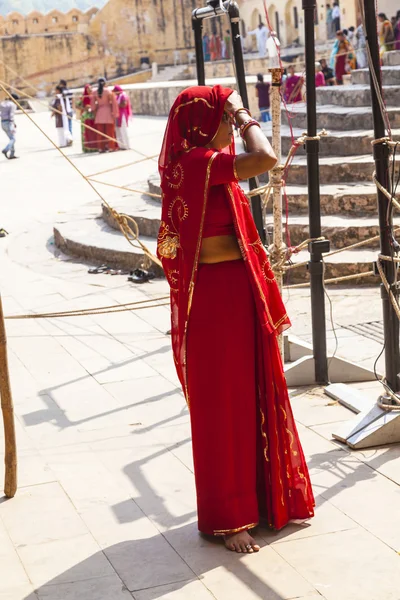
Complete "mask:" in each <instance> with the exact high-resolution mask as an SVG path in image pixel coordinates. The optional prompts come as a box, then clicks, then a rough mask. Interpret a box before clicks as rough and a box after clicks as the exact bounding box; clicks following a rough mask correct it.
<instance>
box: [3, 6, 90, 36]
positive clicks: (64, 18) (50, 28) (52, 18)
mask: <svg viewBox="0 0 400 600" xmlns="http://www.w3.org/2000/svg"><path fill="white" fill-rule="evenodd" d="M97 12H98V8H91V9H89V10H87V11H85V12H83V11H81V10H78V9H77V8H73V9H72V10H70V11H68V12H67V13H62V12H60V11H59V10H57V9H54V10H51V11H50V12H48V13H46V14H43V13H41V12H38V11H37V10H34V11H32V12H30V13H29V14H27V15H22V14H20V13H18V12H11V13H9V14H8V15H6V16H5V17H3V16H1V15H0V36H14V35H32V34H40V33H55V32H57V33H61V32H65V31H70V32H80V33H86V32H87V29H88V27H89V23H90V21H91V19H92V18H93V17H94V15H95V14H96V13H97Z"/></svg>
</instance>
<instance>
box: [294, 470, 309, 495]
mask: <svg viewBox="0 0 400 600" xmlns="http://www.w3.org/2000/svg"><path fill="white" fill-rule="evenodd" d="M297 473H298V474H299V477H300V479H301V480H304V485H305V486H306V489H305V493H306V494H307V491H308V481H307V477H306V476H305V475H304V473H302V472H301V471H300V467H297Z"/></svg>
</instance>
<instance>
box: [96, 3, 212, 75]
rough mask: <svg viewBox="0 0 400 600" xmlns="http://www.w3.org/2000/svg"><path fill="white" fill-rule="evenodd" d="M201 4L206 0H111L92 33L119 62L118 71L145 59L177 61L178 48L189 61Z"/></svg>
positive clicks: (127, 70)
mask: <svg viewBox="0 0 400 600" xmlns="http://www.w3.org/2000/svg"><path fill="white" fill-rule="evenodd" d="M197 6H204V2H203V1H202V0H181V1H179V0H136V1H135V3H133V2H129V3H127V2H126V0H109V2H108V3H107V4H106V5H105V6H104V8H102V9H101V10H100V11H99V12H98V14H97V15H96V16H95V18H94V19H93V22H92V23H91V26H90V32H91V34H92V35H93V36H94V37H95V38H96V40H98V43H99V44H100V45H102V46H103V47H104V49H105V52H106V54H107V55H108V56H109V57H110V58H111V59H113V61H114V62H115V64H116V65H117V74H121V75H122V74H125V73H128V72H129V71H132V70H133V69H134V68H137V67H140V65H141V61H142V60H145V59H148V60H149V62H150V64H151V63H152V62H156V63H159V64H173V62H174V53H175V51H178V52H180V59H181V61H182V62H186V60H187V52H190V51H193V49H194V47H193V46H194V40H193V32H192V21H191V12H192V10H193V9H195V8H196V7H197ZM185 54H186V56H185ZM118 72H119V73H118Z"/></svg>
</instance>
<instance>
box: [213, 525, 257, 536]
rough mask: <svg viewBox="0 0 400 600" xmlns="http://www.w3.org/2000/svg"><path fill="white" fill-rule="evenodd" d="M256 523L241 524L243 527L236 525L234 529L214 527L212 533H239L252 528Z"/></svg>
mask: <svg viewBox="0 0 400 600" xmlns="http://www.w3.org/2000/svg"><path fill="white" fill-rule="evenodd" d="M257 525H258V523H250V524H249V525H243V527H237V528H236V529H214V532H213V533H214V535H229V534H231V533H239V532H240V531H246V529H254V527H257Z"/></svg>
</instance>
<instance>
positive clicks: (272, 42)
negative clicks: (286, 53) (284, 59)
mask: <svg viewBox="0 0 400 600" xmlns="http://www.w3.org/2000/svg"><path fill="white" fill-rule="evenodd" d="M266 47H267V52H268V58H269V68H270V69H279V66H280V64H279V63H280V59H279V52H280V47H281V43H280V41H279V40H278V37H277V35H276V31H271V33H270V35H269V37H268V39H267V46H266Z"/></svg>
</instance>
